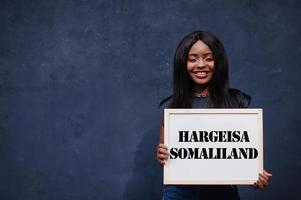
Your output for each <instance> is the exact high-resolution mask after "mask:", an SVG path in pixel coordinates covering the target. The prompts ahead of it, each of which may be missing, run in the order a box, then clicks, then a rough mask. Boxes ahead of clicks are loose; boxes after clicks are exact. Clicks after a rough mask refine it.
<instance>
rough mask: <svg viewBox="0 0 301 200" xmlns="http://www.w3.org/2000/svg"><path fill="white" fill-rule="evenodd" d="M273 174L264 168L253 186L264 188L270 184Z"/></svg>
mask: <svg viewBox="0 0 301 200" xmlns="http://www.w3.org/2000/svg"><path fill="white" fill-rule="evenodd" d="M271 177H272V174H271V173H269V172H267V171H265V170H263V173H261V174H259V177H258V180H257V181H256V182H255V183H254V185H253V187H254V188H255V189H262V190H263V189H264V188H266V187H267V186H268V185H269V181H270V179H271Z"/></svg>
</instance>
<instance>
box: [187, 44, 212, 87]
mask: <svg viewBox="0 0 301 200" xmlns="http://www.w3.org/2000/svg"><path fill="white" fill-rule="evenodd" d="M213 69H214V59H213V54H212V51H211V50H210V49H209V47H208V46H207V45H206V44H205V43H204V42H202V41H201V40H198V41H197V42H196V43H194V44H193V45H192V47H191V49H190V50H189V53H188V60H187V70H188V73H189V75H190V77H191V79H192V80H193V82H194V83H196V84H197V85H205V84H207V83H209V82H210V80H211V79H212V76H213Z"/></svg>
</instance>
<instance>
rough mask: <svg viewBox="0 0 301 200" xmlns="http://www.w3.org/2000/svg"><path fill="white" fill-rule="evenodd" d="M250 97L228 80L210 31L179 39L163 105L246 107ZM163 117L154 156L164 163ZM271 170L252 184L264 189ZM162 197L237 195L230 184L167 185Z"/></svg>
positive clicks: (225, 65) (222, 56)
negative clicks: (166, 96) (230, 85)
mask: <svg viewBox="0 0 301 200" xmlns="http://www.w3.org/2000/svg"><path fill="white" fill-rule="evenodd" d="M250 101H251V97H250V96H249V95H247V94H245V93H243V92H241V91H239V90H237V89H230V88H229V83H228V60H227V56H226V53H225V50H224V48H223V45H222V43H221V42H220V41H219V39H218V38H217V37H215V36H214V35H213V34H212V33H210V32H207V31H196V32H193V33H191V34H189V35H187V36H186V37H184V38H183V39H182V41H181V42H180V44H179V45H178V47H177V50H176V53H175V57H174V72H173V94H172V96H170V97H168V98H166V99H165V100H163V102H161V108H162V110H163V109H164V108H247V107H248V106H249V104H250ZM163 121H164V120H163V118H162V119H161V127H160V140H159V145H158V147H157V160H158V162H159V163H160V164H161V165H164V164H165V163H166V161H167V159H168V157H169V154H168V149H167V147H166V146H165V145H164V138H163V135H164V134H163V130H164V124H163ZM271 176H272V174H270V173H268V172H267V171H265V170H264V172H263V173H262V174H259V178H258V181H257V182H255V183H254V187H255V188H260V189H263V188H265V187H266V186H267V185H268V183H269V179H270V177H271ZM163 198H164V200H169V199H183V200H184V199H185V200H189V199H204V200H207V199H239V194H238V191H237V187H236V186H233V185H211V186H206V185H196V186H193V185H166V186H165V189H164V194H163Z"/></svg>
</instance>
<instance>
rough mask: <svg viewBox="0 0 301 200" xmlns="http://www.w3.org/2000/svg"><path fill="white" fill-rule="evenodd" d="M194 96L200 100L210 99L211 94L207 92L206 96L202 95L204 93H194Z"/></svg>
mask: <svg viewBox="0 0 301 200" xmlns="http://www.w3.org/2000/svg"><path fill="white" fill-rule="evenodd" d="M194 96H196V97H200V98H205V97H208V96H209V94H208V92H207V93H206V94H202V93H198V92H195V93H194Z"/></svg>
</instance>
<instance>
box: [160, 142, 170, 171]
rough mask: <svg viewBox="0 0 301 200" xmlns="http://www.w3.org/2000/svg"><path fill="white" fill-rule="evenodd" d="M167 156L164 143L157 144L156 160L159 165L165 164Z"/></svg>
mask: <svg viewBox="0 0 301 200" xmlns="http://www.w3.org/2000/svg"><path fill="white" fill-rule="evenodd" d="M168 157H169V153H168V148H167V146H165V145H164V144H162V143H160V144H158V146H157V160H158V162H159V163H160V165H161V166H163V165H165V164H166V162H167V159H168Z"/></svg>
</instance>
